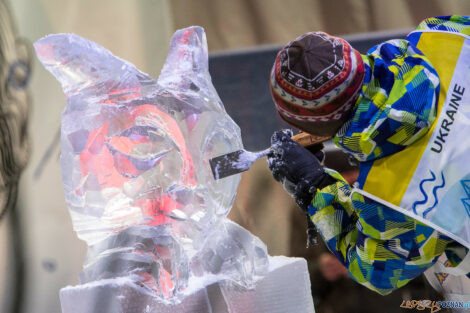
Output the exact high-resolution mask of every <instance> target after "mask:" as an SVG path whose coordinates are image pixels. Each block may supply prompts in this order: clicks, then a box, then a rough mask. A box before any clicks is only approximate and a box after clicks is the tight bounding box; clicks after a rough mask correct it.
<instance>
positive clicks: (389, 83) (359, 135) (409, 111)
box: [334, 39, 439, 161]
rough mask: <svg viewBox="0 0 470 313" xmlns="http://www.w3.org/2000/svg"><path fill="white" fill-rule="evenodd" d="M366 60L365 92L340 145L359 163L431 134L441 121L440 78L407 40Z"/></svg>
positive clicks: (372, 52)
mask: <svg viewBox="0 0 470 313" xmlns="http://www.w3.org/2000/svg"><path fill="white" fill-rule="evenodd" d="M362 59H363V61H364V66H365V75H364V83H363V86H362V90H361V92H360V95H359V98H358V100H357V101H356V104H355V107H354V109H353V112H352V116H351V119H350V121H349V122H350V123H349V124H346V127H343V128H342V129H340V131H339V132H338V133H337V134H336V136H335V138H334V140H335V143H336V145H338V146H339V147H341V148H342V149H343V150H345V151H346V152H348V153H349V154H351V155H353V156H354V157H355V158H356V159H358V160H359V161H370V160H374V159H378V158H381V157H384V156H387V155H390V154H393V153H395V152H398V151H400V150H402V149H404V148H406V147H407V146H409V145H411V144H412V143H414V142H416V141H417V140H418V139H419V138H421V137H422V136H423V135H424V134H426V132H427V131H428V130H429V128H430V127H431V124H432V123H433V122H434V120H435V119H436V103H437V100H438V96H439V77H438V74H437V72H436V71H435V69H434V68H433V66H432V65H431V63H430V61H429V60H428V58H427V57H426V56H424V55H423V54H422V53H421V51H419V50H418V49H417V48H416V47H415V46H414V45H413V44H411V43H410V42H408V41H407V40H404V39H399V40H398V39H397V40H390V41H387V42H384V43H382V44H380V45H377V46H375V47H373V48H372V49H370V50H369V52H368V53H367V54H366V55H362Z"/></svg>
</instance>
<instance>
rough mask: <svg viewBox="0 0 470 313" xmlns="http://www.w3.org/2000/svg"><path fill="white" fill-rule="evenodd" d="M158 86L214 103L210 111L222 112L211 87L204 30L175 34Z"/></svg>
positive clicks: (191, 28) (188, 30)
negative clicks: (212, 100) (184, 92)
mask: <svg viewBox="0 0 470 313" xmlns="http://www.w3.org/2000/svg"><path fill="white" fill-rule="evenodd" d="M158 84H159V85H161V86H162V87H164V88H165V89H167V90H168V91H170V90H185V91H186V92H187V93H188V94H191V93H193V95H194V96H196V97H199V98H208V99H217V104H216V106H215V107H213V108H212V109H216V110H222V111H223V112H225V110H224V107H223V104H222V103H221V101H220V98H219V96H218V94H217V91H216V90H215V88H214V86H213V85H212V80H211V76H210V73H209V56H208V52H207V40H206V33H205V32H204V29H203V28H202V27H200V26H191V27H188V28H184V29H180V30H178V31H176V32H175V34H174V35H173V37H172V38H171V43H170V51H169V52H168V56H167V58H166V61H165V64H164V65H163V68H162V71H161V73H160V76H159V77H158Z"/></svg>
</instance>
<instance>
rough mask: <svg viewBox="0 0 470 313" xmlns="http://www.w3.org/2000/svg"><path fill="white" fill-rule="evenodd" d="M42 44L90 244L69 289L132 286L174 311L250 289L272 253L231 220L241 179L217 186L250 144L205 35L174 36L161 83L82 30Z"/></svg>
mask: <svg viewBox="0 0 470 313" xmlns="http://www.w3.org/2000/svg"><path fill="white" fill-rule="evenodd" d="M35 49H36V52H37V55H38V57H39V59H40V61H41V62H42V63H43V65H44V66H45V67H46V68H47V69H48V70H49V71H50V72H51V73H52V74H53V75H54V76H55V77H56V78H57V80H58V81H59V82H60V83H61V85H62V88H63V91H64V93H65V94H66V96H67V106H66V107H65V109H64V110H63V113H62V129H61V143H62V154H61V166H62V180H63V186H64V193H65V197H66V202H67V205H68V207H69V210H70V215H71V217H72V221H73V226H74V229H75V231H76V232H77V234H78V236H79V238H81V239H83V240H84V241H86V243H87V244H88V245H89V250H88V254H87V258H86V261H85V264H84V269H83V271H82V273H81V275H80V281H81V283H82V284H83V286H85V289H83V288H82V289H80V288H78V289H77V288H76V287H69V289H66V290H65V291H64V290H63V293H64V294H65V295H67V294H68V292H78V293H79V290H81V291H80V292H82V291H83V290H90V288H98V289H99V290H101V293H100V296H97V294H96V293H95V297H97V298H100V299H101V298H103V297H104V296H103V292H104V294H106V292H108V293H109V292H111V293H112V290H114V289H113V288H117V287H116V286H121V287H122V286H127V288H130V289H129V290H132V297H133V298H138V297H139V296H137V295H136V294H139V295H140V296H141V297H144V298H145V299H147V300H145V301H149V300H148V299H153V300H152V301H156V302H157V303H163V304H168V305H176V304H178V303H180V302H181V301H182V300H183V299H185V298H186V297H187V296H188V295H189V294H192V293H194V292H195V290H198V288H199V289H200V288H204V287H206V286H209V285H210V284H212V283H214V282H218V281H225V282H230V283H229V284H233V285H235V286H239V287H241V288H244V289H250V288H253V287H254V286H255V284H256V282H257V281H258V280H259V278H260V277H263V276H265V275H266V274H267V273H268V271H269V270H270V269H269V262H268V256H267V252H266V246H265V245H264V244H263V243H262V242H261V241H260V240H259V239H258V238H256V237H255V236H253V235H252V234H250V233H249V232H248V231H246V230H245V229H243V228H242V227H240V226H239V225H237V224H235V223H232V222H230V221H229V220H228V219H227V218H226V215H227V214H228V212H229V210H230V207H231V205H232V203H233V200H234V197H235V193H236V189H237V186H238V183H239V180H240V176H239V175H237V176H232V177H228V178H225V179H222V180H214V179H213V177H212V172H211V170H210V167H209V164H208V160H209V159H210V158H212V157H214V156H218V155H221V154H224V153H227V152H231V151H234V150H238V149H241V148H242V142H241V136H240V129H239V127H238V126H237V125H236V124H235V123H234V122H233V121H232V119H231V118H230V117H229V116H228V115H227V113H226V112H225V109H224V107H223V105H222V103H221V101H220V99H219V97H218V95H217V93H216V91H215V89H214V87H213V86H212V83H211V78H210V75H209V71H208V55H207V44H206V39H205V34H204V31H203V29H202V28H200V27H190V28H187V29H183V30H179V31H177V32H176V33H175V35H174V36H173V38H172V41H171V47H170V52H169V55H168V57H167V60H166V63H165V65H164V67H163V69H162V72H161V74H160V77H159V78H158V81H155V80H154V79H153V78H152V77H150V76H149V75H147V74H145V73H142V72H140V71H139V70H137V69H136V68H135V67H134V66H133V65H132V64H130V63H128V62H126V61H124V60H121V59H119V58H118V57H116V56H114V55H112V54H111V53H110V52H109V51H107V50H106V49H104V48H102V47H100V46H99V45H97V44H96V43H93V42H91V41H88V40H86V39H84V38H81V37H79V36H76V35H73V34H58V35H50V36H47V37H44V38H42V39H41V40H39V41H38V42H36V43H35ZM121 287H119V288H118V289H119V290H123V288H124V287H122V288H121ZM70 288H72V291H70ZM74 288H75V289H74ZM87 288H88V289H87ZM74 297H75V296H74ZM106 297H108V298H109V297H111V298H112V297H117V298H119V297H124V296H123V295H122V294H121V295H120V296H115V295H114V296H113V295H110V294H107V296H105V298H106ZM117 298H116V299H117ZM124 298H125V297H124ZM142 299H143V298H142ZM110 301H111V300H110ZM126 301H127V300H126ZM85 302H86V301H85ZM126 303H127V302H126ZM144 307H145V306H144ZM63 308H64V303H63ZM95 309H96V311H97V312H98V311H99V312H104V311H103V308H95ZM87 310H88V312H91V311H90V309H87ZM87 310H84V312H86V311H87ZM109 310H110V311H109V312H118V311H119V310H117V309H116V310H114V311H113V310H111V309H109ZM121 310H123V312H131V311H132V310H127V309H126V310H124V309H122V308H121ZM74 312H75V311H74ZM77 312H78V311H77ZM80 312H82V311H80ZM132 312H134V311H132ZM135 312H137V311H135ZM138 312H141V311H138ZM142 312H144V311H142ZM145 312H147V311H145ZM149 312H150V311H149Z"/></svg>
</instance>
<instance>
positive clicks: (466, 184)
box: [460, 180, 470, 216]
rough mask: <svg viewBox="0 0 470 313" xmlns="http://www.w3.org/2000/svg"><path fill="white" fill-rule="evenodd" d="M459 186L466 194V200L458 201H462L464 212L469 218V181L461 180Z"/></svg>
mask: <svg viewBox="0 0 470 313" xmlns="http://www.w3.org/2000/svg"><path fill="white" fill-rule="evenodd" d="M460 184H461V185H462V188H463V190H464V191H465V193H466V194H467V198H462V199H460V201H462V204H463V206H464V207H465V211H467V214H468V216H470V180H461V181H460Z"/></svg>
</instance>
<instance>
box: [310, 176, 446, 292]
mask: <svg viewBox="0 0 470 313" xmlns="http://www.w3.org/2000/svg"><path fill="white" fill-rule="evenodd" d="M329 174H330V175H332V176H334V177H335V178H336V179H337V182H336V183H335V184H332V185H329V186H327V187H325V188H323V189H321V190H317V193H316V194H315V196H314V198H313V200H312V203H311V205H310V206H309V208H308V213H309V216H310V218H311V220H312V222H313V223H314V225H315V227H316V228H317V230H318V232H319V233H320V235H321V236H322V238H323V240H324V241H325V243H326V244H327V246H328V248H329V249H330V251H331V252H332V253H333V254H334V255H335V256H336V257H337V258H338V259H339V260H340V261H341V262H342V263H343V265H344V266H346V268H347V269H348V272H349V275H350V276H351V277H352V278H353V279H354V280H356V281H357V282H358V283H360V284H362V285H364V286H366V287H368V288H369V289H371V290H374V291H376V292H378V293H380V294H383V295H385V294H389V293H390V292H392V291H393V290H395V289H397V288H399V287H401V286H403V285H405V284H406V283H408V282H409V281H410V280H411V279H413V278H415V277H416V276H418V275H420V274H421V273H422V272H424V271H425V270H426V269H427V268H429V267H430V266H432V264H434V262H435V261H436V260H437V258H438V257H439V255H441V254H442V253H443V252H444V250H445V248H446V245H447V244H448V243H449V242H451V240H450V239H449V238H447V237H445V236H442V235H440V234H439V233H438V232H437V231H435V230H433V229H432V228H431V227H428V226H425V225H424V224H421V223H419V222H417V221H415V220H414V219H412V218H409V217H407V216H405V215H403V214H401V213H399V212H396V211H394V210H392V209H389V208H387V207H384V206H382V205H380V204H378V203H376V202H373V201H368V200H367V199H364V198H363V197H362V196H360V195H358V194H356V193H354V194H352V195H351V187H350V186H349V185H348V183H347V182H346V181H345V180H344V179H343V178H342V177H341V176H340V175H339V174H338V173H336V172H333V171H329Z"/></svg>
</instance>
